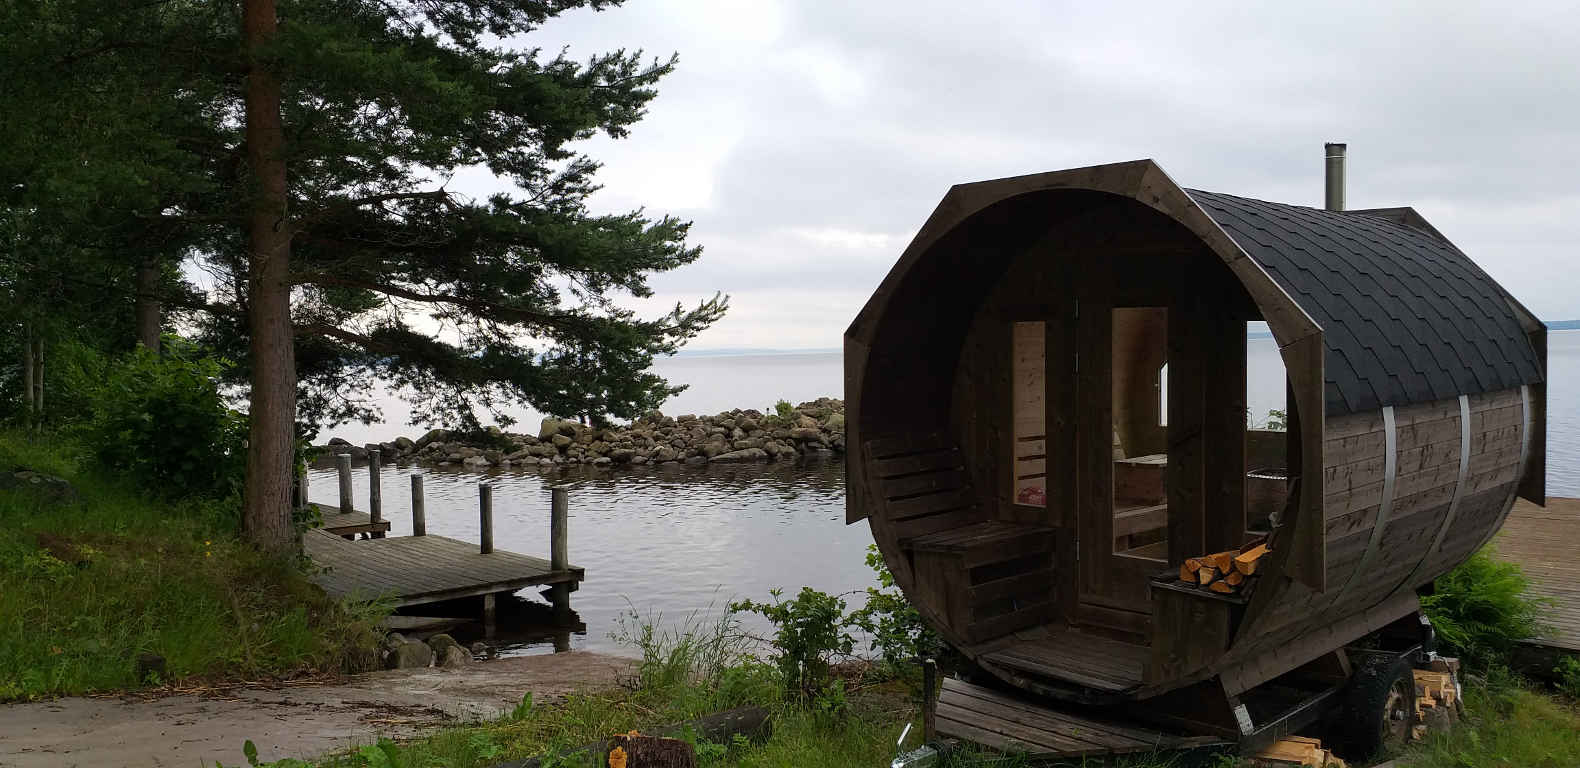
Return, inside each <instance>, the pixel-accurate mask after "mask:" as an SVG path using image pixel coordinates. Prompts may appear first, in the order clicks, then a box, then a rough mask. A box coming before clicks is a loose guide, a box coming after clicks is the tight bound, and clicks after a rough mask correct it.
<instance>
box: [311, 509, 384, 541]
mask: <svg viewBox="0 0 1580 768" xmlns="http://www.w3.org/2000/svg"><path fill="white" fill-rule="evenodd" d="M314 506H316V507H318V514H319V516H320V517H321V518H322V519H323V521H324V524H323V527H322V529H323V530H324V531H326V532H328V533H333V534H335V535H337V536H353V535H356V534H358V533H389V530H390V521H389V520H380V521H379V522H378V524H377V525H375V524H374V523H373V518H372V516H371V515H369V514H368V513H366V512H355V511H353V512H341V511H340V510H339V509H334V508H331V507H326V506H324V505H322V504H315V505H314Z"/></svg>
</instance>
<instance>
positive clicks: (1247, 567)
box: [1234, 544, 1268, 576]
mask: <svg viewBox="0 0 1580 768" xmlns="http://www.w3.org/2000/svg"><path fill="white" fill-rule="evenodd" d="M1267 551H1268V550H1267V545H1266V544H1258V545H1256V546H1254V547H1252V548H1250V549H1247V550H1245V551H1244V552H1241V553H1240V554H1238V555H1235V557H1234V569H1235V570H1237V571H1239V572H1240V573H1243V574H1245V575H1246V576H1250V575H1251V574H1253V573H1256V563H1257V561H1258V560H1261V559H1262V556H1263V555H1266V554H1267Z"/></svg>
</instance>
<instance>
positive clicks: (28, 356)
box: [22, 323, 33, 418]
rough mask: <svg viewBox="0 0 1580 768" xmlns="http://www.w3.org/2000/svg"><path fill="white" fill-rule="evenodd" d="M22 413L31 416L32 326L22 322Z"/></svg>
mask: <svg viewBox="0 0 1580 768" xmlns="http://www.w3.org/2000/svg"><path fill="white" fill-rule="evenodd" d="M22 413H23V414H25V416H26V417H27V418H31V417H32V416H33V326H31V325H28V324H26V323H23V324H22Z"/></svg>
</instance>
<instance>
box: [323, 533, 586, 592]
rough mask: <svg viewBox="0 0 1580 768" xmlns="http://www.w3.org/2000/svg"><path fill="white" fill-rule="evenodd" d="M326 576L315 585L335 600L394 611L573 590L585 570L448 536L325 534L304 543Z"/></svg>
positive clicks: (583, 575)
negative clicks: (546, 589) (380, 602)
mask: <svg viewBox="0 0 1580 768" xmlns="http://www.w3.org/2000/svg"><path fill="white" fill-rule="evenodd" d="M302 539H303V541H302V544H303V547H304V549H305V550H306V551H307V554H308V555H309V556H310V557H311V558H312V559H313V562H314V563H316V564H317V565H318V566H319V567H320V568H321V569H322V570H320V571H319V572H318V573H317V574H316V575H314V576H313V581H314V582H316V583H317V584H318V585H319V586H321V587H323V588H324V591H325V592H328V593H329V594H331V595H333V596H335V597H360V598H368V599H371V598H374V597H388V598H390V599H392V600H394V604H395V606H396V607H404V606H408V605H421V604H423V603H434V602H439V601H443V600H454V599H457V598H462V597H473V596H477V595H489V594H494V593H498V592H514V591H516V590H518V589H523V588H525V587H531V586H538V585H545V584H570V585H571V588H572V589H574V588H575V585H576V584H578V583H579V582H581V581H582V580H583V579H584V578H585V577H586V571H585V570H584V569H582V568H579V567H576V566H571V567H569V568H566V569H564V570H560V571H555V570H554V569H553V568H551V567H550V564H549V561H547V560H544V559H542V558H538V557H532V556H530V555H522V554H517V553H515V552H504V551H501V550H495V551H493V552H491V553H489V554H486V555H484V554H481V553H479V552H478V548H477V545H476V544H468V543H467V542H464V541H459V540H456V539H451V538H447V537H444V536H433V535H428V536H401V537H395V538H384V539H368V540H365V541H349V540H347V539H343V538H341V537H340V536H338V535H336V534H333V533H329V532H326V531H324V530H321V529H317V530H313V531H309V532H308V533H307V534H306V535H304V536H303V537H302Z"/></svg>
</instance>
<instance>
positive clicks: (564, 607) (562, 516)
mask: <svg viewBox="0 0 1580 768" xmlns="http://www.w3.org/2000/svg"><path fill="white" fill-rule="evenodd" d="M570 567H571V544H570V492H569V491H568V490H566V488H565V486H555V487H553V488H551V489H550V490H549V568H551V569H553V570H554V572H556V573H561V572H564V571H565V570H567V569H569V568H570ZM549 602H551V603H553V604H554V611H555V613H566V612H568V611H570V609H571V586H570V585H569V584H566V583H564V582H561V583H559V584H555V585H554V586H552V587H550V588H549Z"/></svg>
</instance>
